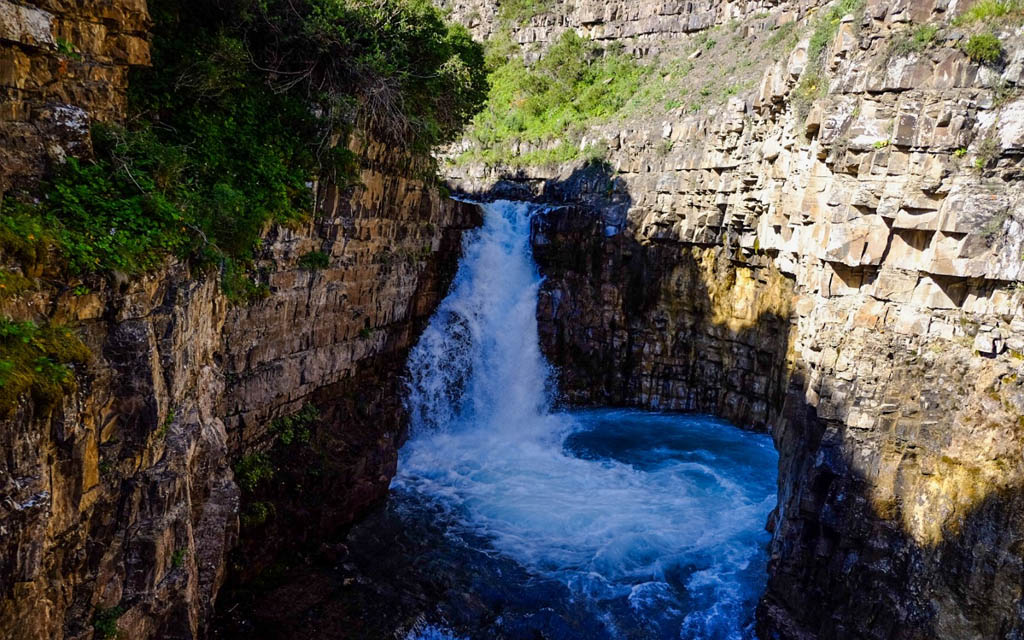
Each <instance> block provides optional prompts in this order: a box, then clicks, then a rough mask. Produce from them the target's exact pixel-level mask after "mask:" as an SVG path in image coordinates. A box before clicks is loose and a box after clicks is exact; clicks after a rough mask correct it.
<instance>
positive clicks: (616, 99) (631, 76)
mask: <svg viewBox="0 0 1024 640" xmlns="http://www.w3.org/2000/svg"><path fill="white" fill-rule="evenodd" d="M515 51H516V47H515V45H514V44H512V43H510V42H507V41H505V40H503V39H501V38H498V39H496V40H495V42H494V43H492V44H491V50H490V51H489V55H488V67H489V69H490V72H491V73H490V80H491V94H490V98H489V100H488V102H487V107H486V108H485V110H484V111H482V112H480V114H478V115H477V116H476V118H475V119H474V120H473V127H472V129H471V130H470V138H471V139H472V140H473V142H474V143H475V144H476V146H477V147H478V148H479V150H476V151H472V152H469V154H468V155H467V156H466V157H464V158H462V160H463V161H483V162H486V163H491V164H496V163H502V164H506V165H528V164H538V163H544V162H565V161H568V160H572V159H575V158H577V157H578V156H579V154H580V149H579V145H578V144H576V143H575V140H574V139H578V135H579V134H580V133H582V132H583V131H584V130H585V129H586V127H587V126H589V125H591V124H594V123H596V122H600V121H602V120H606V119H608V118H610V117H611V116H613V115H614V114H616V113H617V112H618V111H619V110H621V109H622V108H623V107H624V106H625V105H626V104H627V103H628V102H629V100H630V98H632V97H633V96H634V94H636V92H637V91H638V89H639V88H640V86H641V83H642V82H643V79H644V77H645V76H646V74H647V73H648V71H649V70H648V69H647V68H646V67H643V66H642V65H640V64H639V63H637V62H636V61H635V60H634V59H633V58H632V56H629V55H628V54H626V53H624V52H623V51H622V50H621V47H620V48H615V47H608V48H603V47H601V46H600V45H598V44H596V43H594V42H592V41H590V40H587V39H585V38H582V37H580V36H579V35H577V34H576V32H575V31H566V32H565V33H563V34H562V36H561V37H560V38H559V39H558V41H557V42H556V43H555V44H553V45H552V46H551V47H550V48H549V49H548V50H547V52H546V53H545V54H544V56H543V57H541V58H540V59H539V60H538V61H537V62H536V63H534V64H533V65H531V66H527V64H526V63H525V62H524V61H523V60H522V58H521V57H520V56H518V55H516V54H515V53H514V52H515ZM519 142H524V143H527V144H530V145H533V146H536V147H538V148H539V149H538V150H535V151H531V152H527V153H524V154H517V153H516V151H515V148H514V147H515V146H516V145H517V143H519Z"/></svg>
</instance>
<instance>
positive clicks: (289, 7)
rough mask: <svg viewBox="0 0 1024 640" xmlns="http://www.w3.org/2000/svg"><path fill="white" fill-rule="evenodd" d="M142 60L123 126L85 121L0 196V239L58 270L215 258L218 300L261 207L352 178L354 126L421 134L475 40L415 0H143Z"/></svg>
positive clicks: (309, 201) (474, 58) (469, 71)
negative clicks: (80, 140)
mask: <svg viewBox="0 0 1024 640" xmlns="http://www.w3.org/2000/svg"><path fill="white" fill-rule="evenodd" d="M150 9H151V12H152V15H153V17H154V18H155V22H156V27H155V29H154V35H153V66H152V67H151V68H148V69H139V70H136V71H133V72H132V75H131V77H130V83H129V85H130V90H129V108H130V112H131V116H130V118H129V123H130V124H129V126H128V127H127V128H117V127H102V126H97V127H96V128H94V131H93V140H94V146H95V152H96V153H95V158H94V159H92V160H89V161H78V160H75V159H71V160H69V161H68V162H67V164H66V165H65V166H64V167H62V168H61V169H60V170H59V171H57V172H56V173H55V174H54V175H53V176H52V177H51V178H50V179H49V180H48V181H47V182H46V183H45V184H44V185H43V188H42V194H41V197H35V195H36V194H21V196H22V197H20V198H12V197H8V198H6V199H5V200H4V202H3V206H2V209H0V248H2V249H4V251H5V252H6V253H9V254H11V255H14V256H17V257H18V258H20V259H21V260H22V261H23V262H24V263H26V264H28V263H35V262H37V261H39V260H40V259H42V257H43V256H45V254H46V252H47V251H48V250H49V249H50V248H51V247H55V248H56V249H57V251H58V252H59V253H60V254H61V255H62V256H63V258H64V259H65V261H66V265H67V268H68V271H69V272H70V273H71V274H83V273H89V272H97V271H100V272H105V271H111V270H117V271H121V272H124V273H128V274H134V273H139V272H144V271H146V270H149V269H152V268H154V267H156V266H158V265H159V264H161V263H162V262H163V261H164V260H165V259H166V257H167V256H168V255H174V256H178V257H181V258H185V257H190V258H193V259H195V261H196V263H197V264H199V265H200V266H205V267H207V268H208V269H211V270H212V269H216V270H218V271H219V273H220V275H221V282H222V284H223V287H224V291H225V293H226V294H227V295H228V297H229V298H230V299H232V300H234V301H237V302H242V301H248V300H253V299H258V298H261V297H264V296H266V295H268V294H269V290H268V289H267V288H266V286H265V285H263V284H261V283H259V282H258V281H255V280H254V279H253V278H252V277H250V276H249V275H248V274H247V270H248V268H249V266H250V265H251V262H252V258H253V256H254V252H255V251H256V250H257V249H258V248H259V242H260V238H261V236H262V234H263V232H264V230H265V228H266V226H267V225H268V224H271V223H278V224H286V225H288V224H297V223H299V222H301V221H303V220H305V219H306V218H308V216H309V215H311V213H312V208H313V195H312V193H311V188H310V185H311V184H312V183H313V181H314V180H316V179H317V178H323V177H327V178H330V179H331V180H332V181H334V182H335V183H336V184H338V185H339V186H341V187H345V186H346V185H349V184H352V183H354V182H356V181H357V178H358V170H359V166H358V162H356V159H355V157H354V155H353V154H352V153H351V152H350V151H349V150H348V149H347V148H346V147H345V146H344V145H341V146H334V145H333V144H332V141H337V140H341V141H343V142H344V141H345V140H346V139H347V137H348V134H349V133H350V132H351V129H352V127H354V126H363V127H366V128H367V129H369V130H370V132H371V133H373V134H375V135H377V136H378V137H380V138H382V139H385V140H388V141H392V142H394V143H396V144H401V145H406V146H411V147H415V148H417V149H426V148H427V147H429V146H431V145H434V144H437V143H439V142H442V141H445V140H449V139H451V138H452V137H453V136H454V135H455V134H456V133H457V132H458V131H459V129H460V128H461V127H462V126H463V125H464V124H465V123H466V122H468V120H469V119H470V118H471V117H472V115H473V114H474V113H475V112H476V110H478V108H479V107H480V105H481V104H482V102H483V99H484V97H485V95H486V88H487V83H486V75H485V74H486V72H485V70H484V60H483V49H482V47H480V46H479V45H478V44H476V43H474V42H473V41H472V40H471V38H470V36H469V34H468V32H467V31H466V30H465V29H464V28H462V27H460V26H457V25H449V24H447V23H446V22H445V21H444V20H443V18H442V15H441V13H440V11H439V10H437V9H435V8H434V7H433V6H431V5H430V4H429V2H427V0H375V1H370V0H224V1H223V2H212V3H211V2H205V1H200V0H153V1H152V2H151V3H150ZM318 264H319V263H318Z"/></svg>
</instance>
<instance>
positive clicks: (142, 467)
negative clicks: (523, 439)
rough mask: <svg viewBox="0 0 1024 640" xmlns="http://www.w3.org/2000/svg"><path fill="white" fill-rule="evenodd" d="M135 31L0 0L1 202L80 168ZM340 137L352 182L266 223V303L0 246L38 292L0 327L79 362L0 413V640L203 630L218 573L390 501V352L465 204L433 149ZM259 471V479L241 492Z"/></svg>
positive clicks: (5, 299) (252, 570)
mask: <svg viewBox="0 0 1024 640" xmlns="http://www.w3.org/2000/svg"><path fill="white" fill-rule="evenodd" d="M148 25H149V18H148V14H147V12H146V7H145V3H144V2H142V1H141V0H139V1H138V2H136V1H134V0H111V1H109V2H102V3H95V2H94V3H84V4H83V3H60V2H41V3H34V4H33V5H29V4H22V3H12V2H6V1H4V2H0V86H2V88H3V91H4V94H3V103H2V106H0V194H2V192H3V190H4V188H6V187H13V186H24V185H26V184H29V183H31V181H33V180H35V179H38V178H39V176H40V175H41V174H42V173H43V172H44V171H45V170H46V168H47V167H48V166H52V163H54V162H60V161H62V160H63V159H64V158H65V157H66V156H68V155H78V156H83V155H84V156H88V154H89V148H90V141H89V124H90V122H92V121H95V120H117V119H119V118H120V117H122V116H123V115H124V103H125V101H124V100H125V95H126V89H127V87H126V81H127V80H126V79H127V70H128V66H129V65H136V64H144V63H146V62H147V60H148V45H147V44H146V40H145V37H146V30H147V28H148ZM69 42H73V43H74V47H73V48H71V45H69V44H68V43H69ZM351 147H352V149H353V150H354V151H355V152H356V154H357V156H358V157H359V158H360V162H361V167H362V168H361V171H360V175H359V178H360V184H359V186H357V187H355V188H352V189H347V190H345V191H339V190H338V189H337V188H335V187H334V186H333V185H330V184H322V185H319V186H317V187H316V189H315V191H316V194H317V195H316V197H317V202H316V203H315V210H316V212H317V213H316V215H315V217H313V218H312V219H311V220H309V221H308V222H306V223H304V224H302V225H300V226H294V225H293V226H290V227H281V226H272V227H270V228H268V229H267V230H266V231H265V234H264V238H263V245H262V249H261V251H260V253H259V255H258V256H257V260H256V263H255V265H254V267H253V276H252V277H253V278H254V279H255V280H256V281H258V283H259V284H260V285H263V286H265V287H266V291H267V293H268V295H266V297H265V298H263V299H260V300H257V301H255V302H253V303H251V304H244V305H236V304H231V303H229V302H228V300H227V299H226V298H225V296H224V294H223V293H222V291H221V287H220V284H219V281H218V280H219V278H218V277H217V273H216V270H213V271H212V272H210V271H202V270H196V269H195V268H194V267H191V266H190V265H189V264H187V263H183V262H178V261H174V260H170V259H169V260H168V261H167V262H166V263H165V264H164V266H163V267H162V268H159V269H157V270H155V271H153V272H150V273H148V274H146V275H144V276H140V277H133V278H128V277H125V276H124V275H122V274H118V273H114V274H112V275H110V276H109V277H105V276H94V277H90V278H87V279H85V280H82V281H81V282H67V281H66V280H65V278H64V274H62V273H61V272H60V271H59V267H57V266H56V263H57V261H52V262H53V264H49V263H48V261H42V264H41V265H40V266H39V267H38V268H33V270H32V272H31V273H28V272H26V273H22V272H23V271H25V270H26V269H27V267H25V266H24V265H22V264H21V263H20V262H19V260H18V259H17V258H16V257H15V256H7V255H5V256H3V267H4V269H5V270H6V272H8V273H15V274H19V275H21V276H29V277H30V278H31V279H32V280H33V281H34V282H36V283H37V285H36V286H35V287H34V288H29V289H27V290H26V291H24V292H22V293H20V294H19V295H13V296H12V295H4V296H0V298H2V299H0V314H2V315H3V316H6V317H12V318H14V319H17V320H35V321H37V322H43V321H51V322H54V323H63V324H67V325H68V326H70V327H73V328H74V330H75V331H76V332H77V333H78V334H79V335H80V336H81V338H82V340H83V341H84V343H85V345H86V346H88V348H89V351H91V353H92V358H91V360H90V362H89V363H88V364H87V365H84V366H78V367H76V369H77V370H76V382H77V389H76V391H74V392H73V393H68V394H65V395H64V397H63V398H62V399H61V400H60V401H59V402H58V404H57V405H56V406H53V407H47V406H45V405H44V404H42V403H39V402H35V401H34V400H33V399H32V397H31V396H29V395H28V394H26V395H25V397H22V398H21V399H20V401H19V402H18V404H17V406H16V407H14V408H13V409H12V412H11V413H10V414H9V415H7V414H5V415H3V416H0V449H2V450H3V452H4V456H3V459H2V462H0V636H3V637H4V638H10V639H11V640H28V639H33V640H44V639H45V640H51V639H54V638H82V639H89V638H96V639H97V640H98V639H99V638H108V637H114V635H115V634H117V633H120V634H121V636H120V637H130V638H200V637H204V636H205V635H206V629H207V628H208V622H209V619H210V615H211V612H212V607H213V604H214V600H215V598H216V596H217V593H218V590H219V589H220V588H221V586H222V584H223V583H224V582H225V580H226V579H227V577H228V576H231V575H235V576H239V577H243V578H244V577H251V576H252V575H254V574H256V573H258V572H259V570H260V569H261V568H263V567H265V566H267V564H268V563H269V562H270V561H271V560H272V559H273V558H274V556H275V555H276V554H277V553H279V552H280V551H281V550H282V549H283V548H286V547H297V546H300V545H306V544H308V543H310V542H311V541H317V540H320V539H322V537H324V536H328V535H330V534H331V533H333V532H337V531H338V530H340V529H343V528H344V527H345V526H346V525H347V524H349V523H351V522H352V520H353V519H354V518H356V517H358V516H359V515H360V514H361V513H363V512H365V511H366V510H367V509H368V508H369V507H371V506H372V505H374V504H376V503H377V502H379V501H380V500H381V499H382V498H383V496H384V495H385V493H386V491H387V487H388V483H389V481H390V478H391V476H392V475H393V474H394V471H395V464H396V456H397V447H398V445H399V444H400V441H401V439H402V438H403V437H404V433H403V430H404V422H403V414H402V410H401V406H400V397H401V396H400V393H399V385H400V381H399V376H400V374H401V372H402V370H403V367H404V362H405V353H406V351H407V350H408V348H409V347H410V346H411V344H412V343H413V342H414V341H415V339H416V336H417V335H418V332H419V330H420V329H421V327H422V326H423V324H424V323H425V322H426V320H427V318H428V316H429V314H430V313H431V311H432V309H433V308H434V306H435V305H436V304H437V302H438V301H439V300H440V298H441V297H442V296H443V294H444V291H445V290H446V289H447V283H448V281H449V280H450V278H451V277H452V276H453V274H454V269H455V266H456V263H457V259H458V254H459V247H460V236H461V233H462V231H463V230H464V229H466V228H468V227H471V226H475V225H476V224H478V223H479V211H478V210H477V208H476V207H473V206H470V205H464V204H460V203H456V202H452V201H450V200H447V199H445V198H442V197H441V196H440V195H439V194H438V191H437V189H436V188H434V187H433V186H431V184H429V183H427V182H425V181H424V180H425V179H426V178H425V177H427V176H430V175H432V172H433V166H434V165H433V164H432V163H431V162H430V161H429V159H423V158H413V157H409V156H407V155H405V154H403V153H401V151H400V150H396V149H394V148H393V147H389V146H386V145H382V144H378V143H376V142H373V141H368V140H360V139H358V138H354V139H353V140H352V144H351ZM310 252H323V254H325V255H326V256H327V258H328V259H327V261H326V262H327V264H326V266H321V265H316V266H315V267H313V266H310V265H309V264H307V263H304V262H303V261H302V260H301V258H302V257H303V256H304V255H308V254H309V253H310ZM309 407H312V408H313V409H309ZM311 411H313V412H314V413H313V416H312V417H311V416H310V412H311ZM297 414H298V415H302V416H304V417H303V418H302V419H301V421H299V420H298V419H296V418H293V416H295V415H297ZM289 419H291V420H292V422H289V421H288V420H289ZM299 422H301V424H299ZM292 423H294V424H296V425H298V426H296V427H295V428H294V429H295V430H294V432H289V435H288V437H287V438H286V437H285V436H284V435H283V432H282V428H283V427H282V425H290V424H292ZM286 440H287V442H285V441H286ZM257 464H258V465H260V471H259V472H260V473H261V474H270V475H273V477H272V478H269V479H268V478H266V477H265V475H263V476H260V480H261V482H260V483H258V485H257V483H252V482H250V483H248V484H247V483H246V482H245V479H246V475H245V474H246V473H247V470H248V472H249V473H251V469H252V468H253V465H257ZM240 485H242V486H241V488H240ZM240 516H241V517H240ZM240 521H241V525H240ZM233 549H235V551H234V552H232V550H233ZM233 553H234V555H232V554H233ZM232 558H234V559H232Z"/></svg>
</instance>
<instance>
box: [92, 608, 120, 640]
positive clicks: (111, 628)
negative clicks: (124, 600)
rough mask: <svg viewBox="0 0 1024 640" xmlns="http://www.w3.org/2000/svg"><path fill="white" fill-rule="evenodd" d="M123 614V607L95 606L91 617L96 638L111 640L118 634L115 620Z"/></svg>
mask: <svg viewBox="0 0 1024 640" xmlns="http://www.w3.org/2000/svg"><path fill="white" fill-rule="evenodd" d="M123 615H124V608H123V607H120V606H117V607H110V608H108V609H104V608H97V609H96V612H95V613H94V614H93V618H92V628H93V631H94V632H95V637H96V638H101V639H102V640H112V639H113V638H116V637H117V636H118V629H117V620H118V619H119V618H120V617H121V616H123Z"/></svg>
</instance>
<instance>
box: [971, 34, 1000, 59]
mask: <svg viewBox="0 0 1024 640" xmlns="http://www.w3.org/2000/svg"><path fill="white" fill-rule="evenodd" d="M964 53H966V54H967V57H968V58H970V59H971V60H973V61H974V62H979V63H981V64H995V63H996V62H998V61H999V59H1000V58H1002V57H1003V43H1002V42H1000V41H999V38H997V37H996V36H995V35H994V34H991V33H979V34H975V35H973V36H971V37H970V38H968V40H967V42H966V43H965V44H964Z"/></svg>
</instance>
